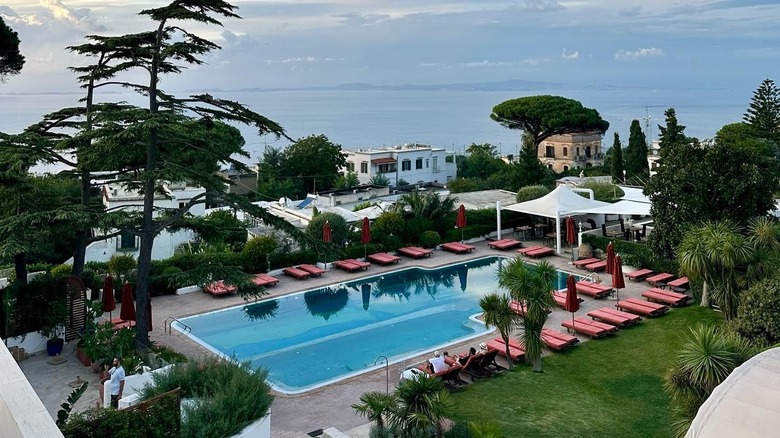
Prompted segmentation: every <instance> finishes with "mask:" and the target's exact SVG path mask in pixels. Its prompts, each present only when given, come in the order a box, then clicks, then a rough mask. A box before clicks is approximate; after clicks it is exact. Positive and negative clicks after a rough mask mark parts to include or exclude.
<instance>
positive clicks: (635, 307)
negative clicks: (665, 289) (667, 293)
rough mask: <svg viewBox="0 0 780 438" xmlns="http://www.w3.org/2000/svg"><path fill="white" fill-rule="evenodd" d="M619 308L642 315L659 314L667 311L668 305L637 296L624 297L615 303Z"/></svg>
mask: <svg viewBox="0 0 780 438" xmlns="http://www.w3.org/2000/svg"><path fill="white" fill-rule="evenodd" d="M615 307H617V308H618V309H620V310H625V311H627V312H631V313H635V314H637V315H642V316H661V315H663V314H664V313H666V312H668V311H669V307H667V306H664V305H662V304H658V303H651V302H649V301H642V300H640V299H639V298H626V299H625V300H621V301H618V302H617V304H615Z"/></svg>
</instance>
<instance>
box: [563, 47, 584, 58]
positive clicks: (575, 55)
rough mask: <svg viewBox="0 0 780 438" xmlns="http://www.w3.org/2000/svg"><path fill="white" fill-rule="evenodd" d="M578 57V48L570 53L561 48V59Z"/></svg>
mask: <svg viewBox="0 0 780 438" xmlns="http://www.w3.org/2000/svg"><path fill="white" fill-rule="evenodd" d="M579 57H580V52H579V51H578V50H575V51H573V52H571V53H566V49H563V50H562V51H561V58H563V59H577V58H579Z"/></svg>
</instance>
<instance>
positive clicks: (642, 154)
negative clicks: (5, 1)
mask: <svg viewBox="0 0 780 438" xmlns="http://www.w3.org/2000/svg"><path fill="white" fill-rule="evenodd" d="M624 163H625V169H626V178H636V177H647V176H649V175H650V170H649V168H648V165H647V138H646V137H645V133H644V132H642V126H641V125H640V124H639V120H636V119H634V120H632V121H631V130H630V133H629V136H628V146H626V156H625V160H624Z"/></svg>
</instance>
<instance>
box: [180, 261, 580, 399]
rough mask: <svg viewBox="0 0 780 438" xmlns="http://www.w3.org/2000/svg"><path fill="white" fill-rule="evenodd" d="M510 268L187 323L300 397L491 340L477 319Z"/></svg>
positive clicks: (264, 304)
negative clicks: (367, 373)
mask: <svg viewBox="0 0 780 438" xmlns="http://www.w3.org/2000/svg"><path fill="white" fill-rule="evenodd" d="M505 260H506V259H504V258H501V257H488V258H483V259H478V260H470V261H468V262H464V263H459V264H456V265H450V266H446V267H441V268H435V269H425V268H409V269H403V270H400V271H395V272H392V273H386V274H382V275H377V276H372V277H368V278H363V279H359V280H354V281H349V282H346V283H340V284H336V285H331V286H328V287H325V288H322V289H316V290H311V291H306V292H299V293H295V294H291V295H287V296H283V297H279V298H275V299H268V300H263V301H260V302H258V303H255V304H250V305H242V306H237V307H232V308H229V309H224V310H219V311H215V312H210V313H206V314H202V315H197V316H192V317H188V318H183V319H182V322H183V323H184V324H186V325H187V326H189V327H190V328H191V329H192V330H191V332H189V334H188V335H189V336H191V337H192V338H193V339H194V340H195V341H197V342H199V343H200V344H202V345H204V346H205V347H207V348H208V349H210V350H211V351H214V352H216V353H218V354H222V355H225V356H234V357H235V358H236V360H238V361H250V362H251V363H252V365H253V366H255V367H258V366H262V367H264V368H266V369H268V371H269V373H268V380H269V381H270V383H271V385H272V386H273V387H274V389H276V390H277V391H280V392H284V393H288V394H293V393H300V392H305V391H308V390H311V389H314V388H317V387H320V386H323V385H326V384H329V383H332V382H335V381H337V380H341V379H344V378H346V377H350V376H353V375H356V374H359V373H362V372H365V371H368V370H371V369H374V368H378V367H381V366H383V365H384V361H383V360H380V361H379V362H377V363H378V364H379V365H375V362H376V361H377V358H379V357H380V356H385V357H387V358H388V359H389V362H390V363H396V362H400V361H403V360H405V359H407V358H410V357H413V356H416V355H419V354H421V353H423V352H426V351H431V350H433V349H436V348H441V347H442V346H445V345H448V344H452V343H455V342H460V341H464V340H467V339H470V338H474V337H477V336H481V335H483V334H485V333H487V332H489V330H487V329H486V328H485V326H484V324H482V323H481V322H480V321H478V320H477V319H476V318H474V317H475V316H476V315H478V314H480V313H481V311H480V307H479V299H480V298H481V297H482V296H484V295H486V294H488V293H491V292H494V291H495V290H496V289H497V288H498V286H497V279H496V273H497V271H498V267H499V264H501V263H503V262H504V261H505ZM566 275H567V274H565V273H562V272H560V273H559V278H558V285H557V287H559V288H561V287H565V283H566ZM173 326H174V327H176V328H177V329H179V330H182V328H183V327H182V325H181V324H177V323H174V324H173Z"/></svg>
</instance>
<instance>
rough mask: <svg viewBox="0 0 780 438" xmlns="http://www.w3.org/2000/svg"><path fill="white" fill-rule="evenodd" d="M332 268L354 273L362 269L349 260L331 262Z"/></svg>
mask: <svg viewBox="0 0 780 438" xmlns="http://www.w3.org/2000/svg"><path fill="white" fill-rule="evenodd" d="M333 266H335V267H337V268H339V269H341V270H343V271H347V272H355V271H360V270H361V269H363V268H362V267H361V266H360V265H358V264H356V263H353V262H352V261H351V259H347V260H336V261H335V262H333Z"/></svg>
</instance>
